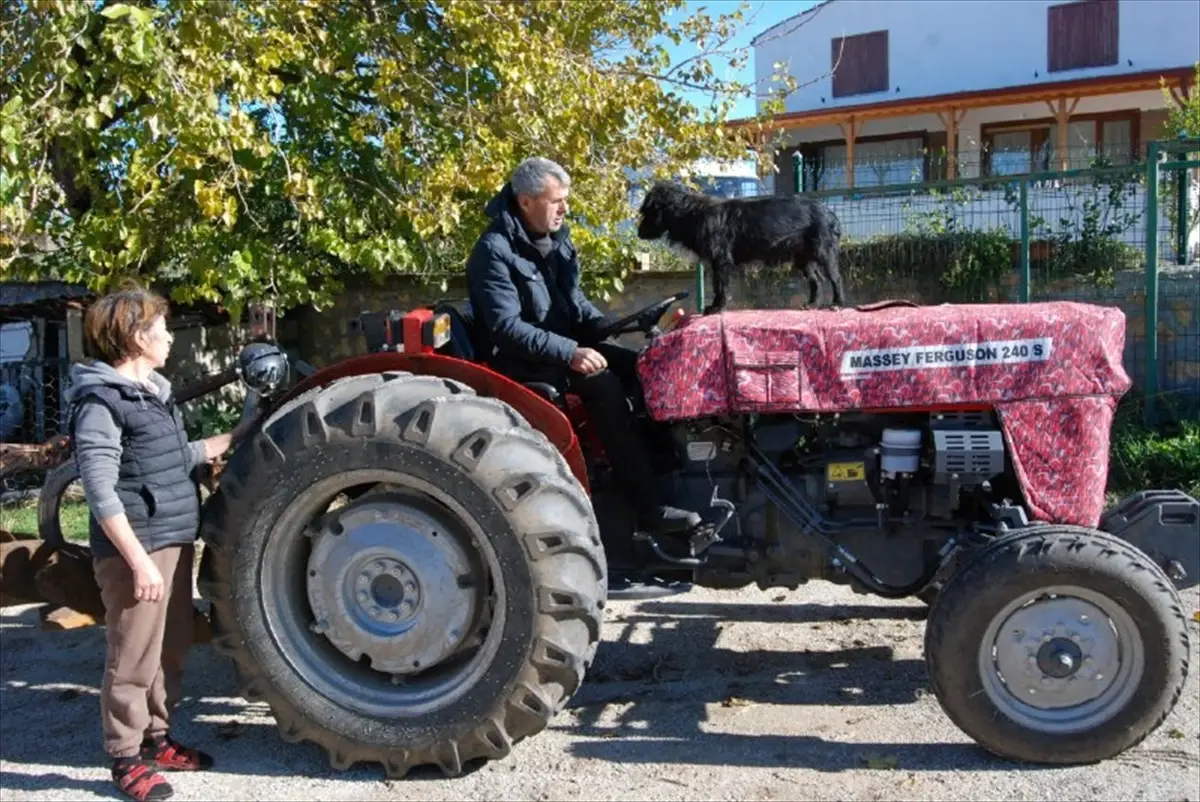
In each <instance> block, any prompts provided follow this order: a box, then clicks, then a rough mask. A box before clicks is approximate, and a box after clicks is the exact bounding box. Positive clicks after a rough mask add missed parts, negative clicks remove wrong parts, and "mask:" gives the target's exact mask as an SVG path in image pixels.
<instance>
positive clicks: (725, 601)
mask: <svg viewBox="0 0 1200 802" xmlns="http://www.w3.org/2000/svg"><path fill="white" fill-rule="evenodd" d="M1184 602H1185V604H1186V605H1187V610H1188V612H1189V614H1190V613H1191V612H1192V611H1194V610H1196V609H1197V608H1198V607H1200V594H1198V592H1197V590H1196V589H1192V590H1190V591H1189V592H1188V593H1187V594H1186V595H1185V597H1184ZM36 622H37V615H36V611H35V610H33V609H32V608H28V607H13V608H8V609H5V610H3V611H0V686H2V688H3V691H2V693H0V799H3V800H5V802H7V801H8V800H16V799H31V800H64V799H112V798H116V794H115V792H114V791H113V790H112V787H111V785H110V784H109V782H108V772H107V768H106V764H105V762H104V759H103V755H102V754H101V751H100V732H99V706H98V702H97V687H98V684H99V680H100V674H101V670H102V667H103V664H104V633H103V630H101V629H99V628H93V629H89V630H80V631H73V632H60V633H45V632H40V631H39V630H38V629H37V626H36ZM1192 628H1193V633H1194V636H1195V637H1194V639H1193V641H1192V666H1193V670H1192V675H1191V677H1190V678H1189V680H1188V686H1187V689H1186V690H1185V692H1184V694H1183V697H1182V698H1181V700H1180V702H1179V705H1178V707H1177V708H1176V710H1175V712H1174V713H1173V714H1172V716H1171V717H1170V718H1169V719H1168V720H1167V722H1166V723H1165V724H1164V725H1163V726H1162V727H1161V728H1160V729H1159V731H1158V732H1157V733H1155V735H1153V736H1152V737H1151V738H1150V739H1149V740H1148V741H1147V742H1146V743H1144V744H1143V745H1141V746H1140V747H1138V748H1136V749H1134V750H1132V751H1130V752H1129V753H1127V754H1125V755H1123V756H1121V757H1119V758H1117V759H1115V760H1111V761H1108V762H1106V763H1103V764H1100V765H1096V766H1090V767H1081V768H1069V769H1047V768H1040V767H1028V766H1021V765H1015V764H1012V763H1008V762H1005V761H1002V760H999V759H997V758H994V757H991V756H989V755H988V754H986V753H984V752H983V751H982V750H980V749H979V748H977V747H976V746H974V745H973V744H972V743H971V742H970V741H969V740H968V739H967V738H966V736H964V735H963V734H962V733H961V732H960V731H958V730H957V729H956V728H955V727H954V726H953V725H952V724H951V723H950V721H949V720H948V719H947V718H946V716H945V715H944V714H943V713H942V711H941V709H940V708H939V706H938V703H937V700H936V699H935V698H934V696H933V695H932V693H931V691H930V688H929V684H928V681H927V679H926V676H925V667H924V663H923V661H922V658H921V654H922V647H921V644H922V635H923V632H924V620H923V607H922V606H920V605H918V604H915V603H913V602H909V601H901V602H889V601H884V600H880V599H876V598H874V597H870V596H858V595H855V594H853V593H852V592H850V591H849V590H846V589H843V588H838V587H835V586H831V585H828V584H825V583H814V584H812V585H810V586H808V587H805V588H801V589H800V590H798V591H795V592H791V593H787V592H781V591H766V592H760V591H757V590H753V589H747V590H743V591H739V592H715V591H704V590H696V591H692V592H691V593H688V594H686V595H682V596H675V597H671V598H667V599H660V600H655V601H642V602H617V603H613V604H612V605H611V606H610V614H609V616H608V619H607V622H606V624H605V627H604V641H605V642H604V644H603V645H602V646H601V648H600V652H599V655H598V658H597V662H596V665H595V666H594V667H593V669H592V671H591V673H590V674H589V676H588V678H587V680H586V682H585V685H584V687H583V688H582V689H581V690H580V692H579V693H578V695H577V696H576V697H575V699H574V701H573V702H572V703H571V705H570V706H569V707H568V709H566V710H564V711H563V712H562V713H561V714H559V715H558V716H557V717H556V718H555V719H554V720H553V721H552V722H551V725H550V727H549V729H547V730H546V731H544V732H542V733H541V734H540V735H538V736H536V737H534V738H532V739H529V740H527V741H525V742H523V743H521V744H519V745H518V746H517V747H516V749H515V750H514V752H513V754H512V755H510V756H509V757H508V758H507V759H505V760H502V761H499V762H496V763H491V764H488V765H486V766H484V767H483V768H481V769H479V770H477V771H475V772H474V773H472V774H469V775H467V776H464V777H462V778H459V779H457V780H444V779H441V778H440V775H437V774H435V773H433V772H420V773H414V774H413V775H412V776H410V777H409V778H408V779H406V780H404V781H400V782H387V781H385V780H383V779H382V773H381V772H380V771H379V770H378V769H376V768H374V767H356V768H355V769H354V770H352V771H349V772H336V771H334V770H332V769H331V768H330V767H329V765H328V763H327V762H326V761H325V759H324V755H323V753H321V752H320V751H319V750H317V749H316V747H313V746H311V745H302V746H291V745H288V744H285V743H283V741H282V740H280V738H279V737H278V736H277V734H276V731H275V727H274V724H273V721H272V719H271V717H270V715H269V713H268V712H267V711H266V709H265V708H264V707H263V706H261V705H251V704H247V703H245V702H244V701H242V700H241V699H239V698H236V697H235V696H234V695H233V694H234V689H235V687H236V683H235V680H234V675H233V672H232V669H231V667H230V666H229V665H228V664H227V663H226V661H225V660H224V659H222V658H220V657H219V656H218V655H216V654H215V653H214V652H213V651H212V649H210V648H208V647H198V648H197V649H196V650H194V652H193V653H192V656H191V659H190V663H189V667H188V674H187V676H186V678H185V683H186V694H187V695H186V698H185V700H184V702H183V704H182V706H181V708H180V710H179V712H178V713H177V732H176V734H177V736H178V737H179V738H180V739H181V740H184V741H186V742H189V743H194V744H196V745H198V746H201V747H202V748H204V749H206V750H208V751H209V752H211V753H212V754H213V755H214V757H215V758H216V762H217V766H216V768H215V769H214V770H213V771H212V772H211V773H208V774H204V775H186V776H177V777H175V778H173V779H174V784H175V788H176V795H175V798H176V799H279V800H285V799H286V800H318V799H323V800H338V799H347V800H349V799H357V800H385V799H386V800H439V799H447V800H449V799H460V800H485V799H486V800H491V799H523V800H549V799H569V800H575V799H580V800H583V799H596V800H600V799H650V800H667V799H730V800H732V799H738V800H784V799H804V800H825V799H830V800H834V799H853V800H883V799H888V800H907V799H931V800H943V799H944V800H951V799H955V800H960V799H968V800H971V799H980V800H982V799H1014V800H1015V799H1022V800H1034V799H1055V800H1061V801H1062V802H1066V801H1067V800H1077V799H1078V800H1093V799H1114V800H1116V799H1122V800H1140V799H1151V800H1183V799H1187V800H1197V799H1198V798H1200V659H1198V658H1200V626H1198V625H1197V624H1195V623H1193V624H1192Z"/></svg>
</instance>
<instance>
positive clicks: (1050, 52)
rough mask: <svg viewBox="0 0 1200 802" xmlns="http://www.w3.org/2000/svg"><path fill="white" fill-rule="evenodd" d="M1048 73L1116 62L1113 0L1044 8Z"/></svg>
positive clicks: (1115, 27) (1096, 0) (1116, 26)
mask: <svg viewBox="0 0 1200 802" xmlns="http://www.w3.org/2000/svg"><path fill="white" fill-rule="evenodd" d="M1046 15H1047V17H1046V23H1047V24H1046V68H1047V70H1048V71H1049V72H1062V71H1064V70H1080V69H1084V68H1085V67H1107V66H1109V65H1111V64H1116V63H1117V49H1118V38H1119V37H1118V32H1119V30H1120V26H1119V25H1118V19H1117V17H1118V5H1117V0H1079V1H1078V2H1074V3H1063V4H1061V5H1057V6H1050V7H1049V8H1048V9H1046Z"/></svg>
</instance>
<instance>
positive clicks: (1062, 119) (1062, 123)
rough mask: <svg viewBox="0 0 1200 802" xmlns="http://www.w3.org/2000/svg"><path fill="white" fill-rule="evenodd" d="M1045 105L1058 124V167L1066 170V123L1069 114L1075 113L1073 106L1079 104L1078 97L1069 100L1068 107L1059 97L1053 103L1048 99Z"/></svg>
mask: <svg viewBox="0 0 1200 802" xmlns="http://www.w3.org/2000/svg"><path fill="white" fill-rule="evenodd" d="M1046 105H1047V106H1049V107H1050V113H1051V114H1053V115H1054V121H1055V123H1056V124H1057V125H1058V169H1059V170H1066V169H1067V164H1068V161H1067V160H1068V158H1069V157H1068V155H1067V146H1068V144H1069V143H1070V139H1068V138H1067V124H1068V123H1070V121H1071V115H1072V114H1074V113H1075V107H1076V106H1078V105H1079V98H1075V99H1074V100H1072V101H1071V105H1070V107H1068V106H1067V99H1066V98H1065V97H1060V98H1059V99H1058V100H1057V101H1055V102H1054V103H1051V102H1050V101H1049V100H1047V101H1046Z"/></svg>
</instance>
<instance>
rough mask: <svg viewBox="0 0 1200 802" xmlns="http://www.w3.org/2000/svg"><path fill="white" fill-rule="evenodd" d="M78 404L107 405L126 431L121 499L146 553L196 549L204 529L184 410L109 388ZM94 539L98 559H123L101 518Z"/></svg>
mask: <svg viewBox="0 0 1200 802" xmlns="http://www.w3.org/2000/svg"><path fill="white" fill-rule="evenodd" d="M73 400H74V405H73V406H74V407H75V408H76V409H78V408H79V406H80V405H82V404H85V403H93V402H99V403H102V404H104V405H105V406H106V407H108V408H109V410H110V411H111V412H112V415H113V419H114V420H115V421H116V424H117V427H118V428H119V429H120V430H121V466H120V472H119V475H118V479H117V486H116V492H117V497H118V498H120V500H121V503H122V504H123V505H124V506H125V515H126V517H127V518H128V519H129V525H130V526H131V527H132V528H133V531H134V534H136V535H137V538H138V540H139V541H141V544H142V546H143V547H144V548H145V549H146V551H147V552H153V551H157V550H158V549H161V548H164V547H166V546H178V545H188V544H191V543H194V542H195V540H196V537H197V534H198V532H199V529H200V488H199V485H197V484H196V482H195V481H194V480H193V478H192V476H191V472H190V470H189V467H188V466H189V464H190V456H189V451H188V439H187V432H186V430H185V429H184V427H183V416H182V415H180V413H179V409H178V407H176V406H175V404H174V403H171V404H170V405H169V406H168V404H167V403H164V402H163V401H162V400H161V399H160V398H158V397H156V396H155V395H153V394H152V393H143V392H139V391H138V390H136V389H135V388H133V387H126V386H117V385H108V384H97V385H92V386H89V387H85V388H82V389H81V392H80V394H79V395H78V396H77V397H76V398H75V399H73ZM73 422H74V416H72V423H73ZM88 534H89V538H88V540H89V546H90V547H91V550H92V554H93V555H94V556H95V557H96V558H97V559H98V558H102V557H110V556H115V555H117V554H119V552H118V551H117V549H116V547H115V546H114V545H113V544H112V542H111V541H109V539H108V536H107V535H106V534H105V533H104V530H103V529H101V528H100V523H99V522H98V521H97V520H96V517H95V515H91V516H90V521H89V526H88Z"/></svg>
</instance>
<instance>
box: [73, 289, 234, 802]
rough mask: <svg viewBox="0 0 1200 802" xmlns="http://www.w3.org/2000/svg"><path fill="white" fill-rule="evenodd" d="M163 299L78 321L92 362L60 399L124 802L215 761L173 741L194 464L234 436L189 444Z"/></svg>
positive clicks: (110, 303)
mask: <svg viewBox="0 0 1200 802" xmlns="http://www.w3.org/2000/svg"><path fill="white" fill-rule="evenodd" d="M167 311H168V307H167V303H166V301H164V300H163V299H162V298H160V297H159V296H157V295H155V294H153V293H151V292H148V291H146V290H142V289H130V290H122V291H119V292H114V293H111V294H109V295H106V296H105V297H103V298H101V299H99V300H98V301H96V302H95V303H94V304H92V306H91V307H89V308H88V310H87V313H86V315H85V316H84V335H85V337H86V340H87V345H88V347H89V351H90V352H91V354H92V355H94V356H96V357H97V359H96V360H95V361H94V362H92V363H91V364H79V365H75V366H74V367H73V369H72V374H71V378H72V386H71V388H70V390H69V395H68V400H69V401H70V402H71V404H72V406H73V412H72V436H73V441H74V449H75V458H76V460H77V462H78V465H79V476H80V480H81V482H82V484H83V490H84V495H85V497H86V499H87V504H88V508H89V510H90V513H91V515H90V525H89V543H90V546H91V549H92V554H93V556H94V560H95V573H96V581H97V583H98V584H99V586H100V591H101V595H102V597H103V599H104V606H105V624H106V630H107V638H108V657H107V660H106V663H105V668H104V681H103V685H102V688H101V694H100V714H101V721H102V725H103V733H104V749H105V751H106V752H107V753H108V754H109V755H110V756H111V757H112V758H113V764H112V777H113V782H114V783H115V784H116V786H117V788H118V789H119V790H120V791H121V792H122V793H123V794H124V795H126V796H127V797H129V798H131V799H135V800H138V801H139V802H141V801H142V800H162V799H167V798H169V797H170V796H171V794H172V793H173V791H172V788H171V786H170V784H169V783H168V782H167V780H166V779H165V778H164V777H163V776H162V774H160V773H159V772H158V769H173V770H185V771H196V770H201V769H206V768H209V767H210V766H211V765H212V758H210V757H209V756H208V755H206V754H205V753H203V752H200V751H199V750H196V749H191V748H188V747H185V746H182V745H180V744H179V743H177V742H176V741H174V740H173V739H172V738H171V736H170V712H171V710H172V709H173V708H174V706H175V704H176V703H177V702H178V701H179V698H180V695H181V679H182V673H183V666H184V661H185V658H186V655H187V651H188V648H189V647H190V646H191V643H192V634H193V632H192V628H193V620H192V616H193V606H192V566H193V555H194V548H195V546H194V544H195V541H196V538H197V536H198V533H199V526H200V495H199V486H198V484H197V482H196V480H195V478H194V473H193V472H194V469H195V468H196V467H197V466H198V465H200V464H201V463H203V462H206V461H209V460H212V459H215V458H216V457H217V456H219V455H221V454H222V453H224V452H225V451H226V450H227V449H228V448H229V447H230V445H231V443H232V441H233V439H234V437H236V436H240V432H239V431H238V430H234V432H232V433H229V434H222V435H217V436H215V437H210V438H207V439H205V440H200V441H195V442H190V443H189V442H188V440H187V435H186V433H185V431H184V427H183V418H182V416H181V414H180V412H179V409H178V407H177V406H176V405H175V403H174V399H173V397H172V394H171V385H170V383H169V382H167V380H166V379H164V378H163V377H162V376H161V375H160V374H159V373H158V372H157V371H158V369H160V368H162V367H163V365H165V364H166V362H167V357H168V355H169V354H170V350H171V343H172V341H173V339H174V338H173V336H172V335H171V333H170V332H168V331H167V327H166V315H167Z"/></svg>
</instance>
